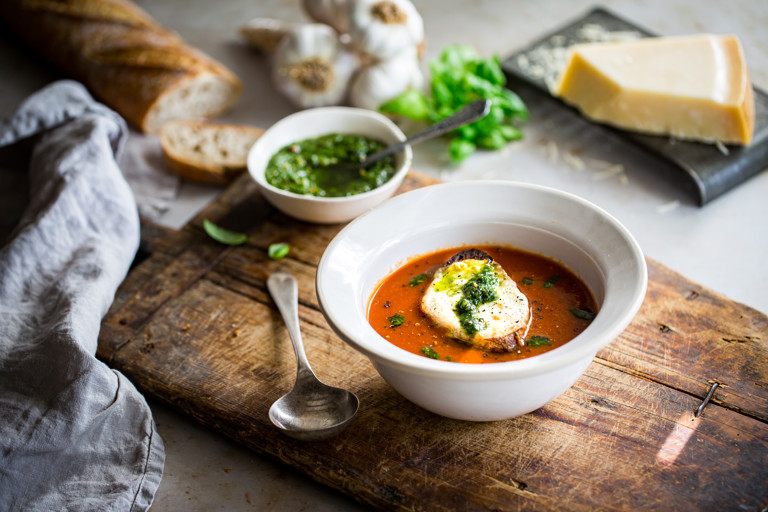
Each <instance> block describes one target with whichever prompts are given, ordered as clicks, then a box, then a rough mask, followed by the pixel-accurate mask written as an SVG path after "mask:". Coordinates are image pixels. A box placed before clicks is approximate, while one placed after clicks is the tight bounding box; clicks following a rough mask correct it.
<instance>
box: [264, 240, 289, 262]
mask: <svg viewBox="0 0 768 512" xmlns="http://www.w3.org/2000/svg"><path fill="white" fill-rule="evenodd" d="M290 250H291V246H290V245H288V244H286V243H276V244H270V245H269V248H268V249H267V255H268V256H269V257H270V258H272V259H273V260H279V259H280V258H285V257H286V256H287V255H288V251H290Z"/></svg>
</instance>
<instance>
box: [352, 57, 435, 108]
mask: <svg viewBox="0 0 768 512" xmlns="http://www.w3.org/2000/svg"><path fill="white" fill-rule="evenodd" d="M423 85H424V75H422V73H421V69H420V68H419V59H418V57H417V55H416V50H415V48H414V49H411V50H407V51H405V52H403V53H402V54H400V55H396V56H395V57H393V58H391V59H387V60H383V61H379V62H377V63H375V64H371V65H369V66H366V67H364V68H362V69H361V70H360V71H359V72H358V73H357V75H356V76H355V77H354V78H353V79H352V84H351V85H350V91H349V101H350V103H351V104H352V106H355V107H360V108H367V109H370V110H378V109H379V107H380V106H381V105H383V104H384V103H386V102H387V101H389V100H391V99H392V98H394V97H395V96H397V95H399V94H400V93H402V92H404V91H406V90H408V89H411V88H414V89H421V87H422V86H423Z"/></svg>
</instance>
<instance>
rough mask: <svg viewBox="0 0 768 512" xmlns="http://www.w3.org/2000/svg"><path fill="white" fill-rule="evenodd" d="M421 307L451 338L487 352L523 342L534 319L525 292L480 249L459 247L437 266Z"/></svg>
mask: <svg viewBox="0 0 768 512" xmlns="http://www.w3.org/2000/svg"><path fill="white" fill-rule="evenodd" d="M421 310H422V312H423V313H424V314H425V315H427V317H429V318H430V319H431V320H432V321H433V322H435V323H436V324H437V325H439V326H441V327H443V328H445V329H447V331H448V335H449V336H450V337H452V338H455V339H457V340H460V341H463V342H465V343H468V344H469V345H471V346H472V347H474V348H477V349H479V350H483V351H488V352H507V351H510V350H513V349H515V348H516V347H518V346H519V345H521V344H522V343H521V340H522V337H523V334H524V333H525V330H526V327H527V326H528V322H529V319H530V310H529V306H528V299H527V298H526V296H525V295H524V294H523V293H522V292H521V291H520V290H519V289H518V287H517V284H516V283H515V281H514V280H512V278H510V277H509V275H508V274H507V273H506V272H505V271H504V269H503V268H502V267H501V265H499V264H498V263H497V262H495V261H494V260H493V258H492V257H491V256H490V255H489V254H487V253H485V252H483V251H481V250H479V249H468V250H464V251H460V252H458V253H456V254H455V255H454V256H452V257H451V258H450V259H449V260H448V261H447V262H446V263H445V265H443V266H442V267H440V268H439V269H438V270H437V271H435V276H434V279H433V280H432V283H431V284H430V285H429V286H428V287H427V290H426V292H425V293H424V297H423V298H422V300H421Z"/></svg>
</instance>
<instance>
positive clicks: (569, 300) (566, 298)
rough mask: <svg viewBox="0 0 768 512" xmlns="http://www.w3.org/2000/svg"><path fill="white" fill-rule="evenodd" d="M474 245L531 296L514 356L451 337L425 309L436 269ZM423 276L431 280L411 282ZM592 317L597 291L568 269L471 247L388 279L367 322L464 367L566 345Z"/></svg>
mask: <svg viewBox="0 0 768 512" xmlns="http://www.w3.org/2000/svg"><path fill="white" fill-rule="evenodd" d="M473 247H474V248H478V249H481V250H483V251H485V252H486V253H488V254H490V255H491V256H492V257H493V259H494V260H496V261H497V262H498V263H499V264H500V265H501V266H502V267H503V268H504V270H505V271H506V272H507V274H509V277H511V278H512V279H513V280H514V281H515V282H516V283H517V286H518V288H519V289H520V290H521V291H522V292H523V293H524V294H525V296H526V297H527V298H528V305H529V307H530V312H531V315H532V320H531V322H530V323H529V327H528V329H527V332H526V335H525V337H524V340H525V341H526V343H525V345H524V346H522V347H517V348H516V349H515V350H513V351H511V352H483V351H481V350H478V349H475V348H472V347H470V346H469V345H468V344H466V343H463V342H461V341H458V340H455V339H452V338H450V337H448V336H447V335H446V331H445V329H443V328H442V327H440V326H437V325H433V324H432V322H431V321H430V319H429V318H428V317H427V316H426V315H424V313H422V311H421V298H422V296H423V295H424V292H425V291H426V289H427V287H428V286H429V284H430V283H431V282H432V278H433V275H434V272H435V270H437V269H438V268H439V267H441V266H442V265H443V264H445V262H446V261H447V260H448V258H450V257H451V256H452V255H454V254H455V253H457V252H459V251H461V250H463V249H470V248H473ZM422 274H426V275H427V278H426V279H424V280H423V281H422V282H421V283H419V284H416V283H415V281H417V280H418V279H417V280H415V281H414V282H413V283H412V280H413V279H414V278H416V277H417V276H421V275H422ZM590 313H591V314H595V313H597V302H596V301H595V299H594V297H593V296H592V293H591V292H590V291H589V289H588V288H587V286H586V285H585V284H584V282H583V281H582V280H581V279H579V278H578V277H577V276H576V275H574V274H573V272H571V271H570V270H568V269H567V268H565V267H564V266H563V265H561V264H559V263H557V262H555V261H553V260H551V259H549V258H546V257H544V256H541V255H538V254H534V253H531V252H527V251H523V250H519V249H514V248H511V247H501V246H471V247H469V246H468V247H458V248H453V249H445V250H440V251H436V252H433V253H430V254H426V255H423V256H418V257H415V258H413V259H411V260H409V261H408V262H407V263H406V264H405V265H403V266H402V267H400V268H398V269H397V270H395V271H394V272H392V273H391V274H389V275H388V276H387V277H385V278H384V279H383V280H382V281H381V282H380V283H379V285H378V287H377V288H376V291H374V293H373V296H372V297H371V301H370V303H369V305H368V322H369V323H370V324H371V326H372V327H373V328H374V329H375V330H376V332H377V333H379V334H380V335H381V336H382V337H384V338H385V339H386V340H388V341H389V342H391V343H393V344H394V345H396V346H398V347H400V348H402V349H404V350H407V351H408V352H413V353H414V354H418V355H422V356H424V357H432V358H437V359H441V360H448V361H454V362H461V363H497V362H502V361H515V360H518V359H524V358H527V357H531V356H535V355H537V354H542V353H544V352H547V351H549V350H552V349H554V348H557V347H559V346H561V345H563V344H565V343H567V342H568V341H570V340H572V339H573V338H574V337H576V335H577V334H579V333H580V332H582V331H583V330H584V329H585V328H586V327H587V326H588V325H589V323H590V321H591V320H590V319H589V317H590ZM398 314H399V315H401V316H402V319H403V322H402V324H400V325H395V326H393V325H392V322H391V321H390V318H391V317H393V316H395V315H398ZM395 323H397V322H395ZM545 338H546V339H545Z"/></svg>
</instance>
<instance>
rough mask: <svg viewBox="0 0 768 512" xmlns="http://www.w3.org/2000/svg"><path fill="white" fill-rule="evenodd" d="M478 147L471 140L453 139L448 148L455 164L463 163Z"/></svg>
mask: <svg viewBox="0 0 768 512" xmlns="http://www.w3.org/2000/svg"><path fill="white" fill-rule="evenodd" d="M475 149H477V146H476V145H475V143H474V142H472V141H471V140H465V139H453V140H452V141H451V143H450V145H449V146H448V152H449V153H450V155H451V160H453V161H454V162H457V163H458V162H461V161H463V160H464V159H466V158H467V157H468V156H469V155H471V154H472V153H474V152H475Z"/></svg>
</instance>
